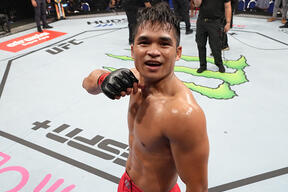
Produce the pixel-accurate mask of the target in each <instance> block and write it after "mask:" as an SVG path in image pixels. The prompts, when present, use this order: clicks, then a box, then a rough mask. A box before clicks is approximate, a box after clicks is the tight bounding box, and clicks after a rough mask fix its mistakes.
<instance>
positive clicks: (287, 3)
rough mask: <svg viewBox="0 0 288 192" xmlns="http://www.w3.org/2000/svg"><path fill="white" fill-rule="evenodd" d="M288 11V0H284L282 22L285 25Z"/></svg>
mask: <svg viewBox="0 0 288 192" xmlns="http://www.w3.org/2000/svg"><path fill="white" fill-rule="evenodd" d="M287 10H288V0H282V20H281V22H282V23H283V24H285V23H286V19H287Z"/></svg>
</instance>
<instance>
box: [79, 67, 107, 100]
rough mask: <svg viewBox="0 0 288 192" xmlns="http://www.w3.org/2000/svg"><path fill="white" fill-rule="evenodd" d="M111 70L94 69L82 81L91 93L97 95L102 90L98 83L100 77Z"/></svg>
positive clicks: (83, 85)
mask: <svg viewBox="0 0 288 192" xmlns="http://www.w3.org/2000/svg"><path fill="white" fill-rule="evenodd" d="M107 72H109V71H106V70H102V69H99V70H94V71H93V72H91V73H90V74H89V75H88V77H86V78H84V80H83V82H82V87H83V88H84V89H86V91H87V92H88V93H90V94H93V95H97V94H99V93H101V92H102V90H101V88H100V86H99V85H98V82H97V81H98V78H99V77H100V76H101V75H102V74H104V73H107Z"/></svg>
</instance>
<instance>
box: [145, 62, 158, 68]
mask: <svg viewBox="0 0 288 192" xmlns="http://www.w3.org/2000/svg"><path fill="white" fill-rule="evenodd" d="M145 65H148V66H149V67H159V66H161V63H159V62H156V61H147V62H145Z"/></svg>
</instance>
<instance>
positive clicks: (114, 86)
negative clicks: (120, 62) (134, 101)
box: [82, 68, 140, 99]
mask: <svg viewBox="0 0 288 192" xmlns="http://www.w3.org/2000/svg"><path fill="white" fill-rule="evenodd" d="M138 76H139V73H138V71H137V70H136V69H131V70H129V69H125V68H121V69H117V70H115V71H112V72H111V73H110V72H108V71H105V70H100V69H97V70H94V71H93V72H92V73H90V74H89V76H88V77H86V78H85V79H84V80H83V83H82V86H83V88H84V89H86V90H87V92H88V93H90V94H93V95H97V94H99V93H104V94H105V95H106V96H107V97H109V98H110V99H120V98H121V97H124V96H126V95H130V94H131V92H133V93H134V94H135V93H137V91H138V87H139V85H138V79H139V77H138ZM137 77H138V78H137ZM139 88H140V87H139Z"/></svg>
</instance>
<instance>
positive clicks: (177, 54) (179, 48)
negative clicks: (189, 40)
mask: <svg viewBox="0 0 288 192" xmlns="http://www.w3.org/2000/svg"><path fill="white" fill-rule="evenodd" d="M181 56H182V46H178V47H177V48H176V61H178V60H179V59H180V58H181Z"/></svg>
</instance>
